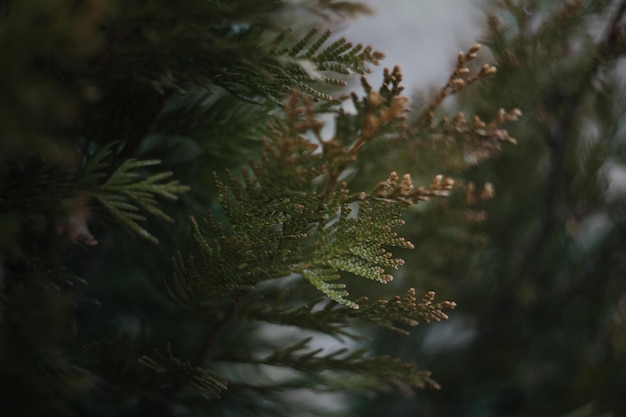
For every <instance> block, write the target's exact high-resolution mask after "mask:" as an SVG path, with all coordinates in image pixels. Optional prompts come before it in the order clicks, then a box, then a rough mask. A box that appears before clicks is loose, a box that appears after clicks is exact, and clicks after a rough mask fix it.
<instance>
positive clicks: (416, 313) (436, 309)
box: [353, 288, 456, 334]
mask: <svg viewBox="0 0 626 417" xmlns="http://www.w3.org/2000/svg"><path fill="white" fill-rule="evenodd" d="M434 300H435V293H434V292H433V291H429V292H427V293H426V294H425V295H424V297H423V298H422V299H421V300H420V301H418V299H417V297H416V294H415V289H414V288H409V289H408V290H407V293H406V295H405V296H404V297H400V296H393V297H391V298H388V299H387V298H383V299H379V300H376V301H373V302H371V303H369V302H367V300H363V301H362V302H361V306H362V308H361V309H360V310H359V311H355V312H354V313H353V315H354V317H356V318H359V319H361V320H365V321H368V322H372V323H376V324H379V325H382V326H384V327H388V328H390V329H392V330H394V331H397V332H399V333H404V334H408V332H407V331H406V330H405V329H403V328H401V327H399V326H405V327H415V326H417V325H419V324H420V323H430V322H433V321H441V320H447V319H448V316H447V315H446V313H445V311H446V310H451V309H454V308H455V307H456V304H455V303H454V302H451V301H440V302H438V303H434Z"/></svg>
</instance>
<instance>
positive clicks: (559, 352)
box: [355, 0, 626, 417]
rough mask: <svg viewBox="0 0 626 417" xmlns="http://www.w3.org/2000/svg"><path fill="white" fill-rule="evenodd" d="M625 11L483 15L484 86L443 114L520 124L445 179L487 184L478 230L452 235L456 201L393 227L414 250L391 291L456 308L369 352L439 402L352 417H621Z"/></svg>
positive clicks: (368, 409)
mask: <svg viewBox="0 0 626 417" xmlns="http://www.w3.org/2000/svg"><path fill="white" fill-rule="evenodd" d="M625 7H626V4H625V3H624V2H611V1H584V0H583V1H568V2H566V1H562V2H561V1H559V2H552V1H539V0H537V1H525V2H516V1H502V2H498V3H497V4H491V10H492V12H491V13H490V14H489V17H488V30H487V31H486V33H485V35H484V39H483V40H482V41H483V43H484V44H485V45H487V46H489V47H490V49H491V52H492V53H493V61H490V62H493V63H494V65H496V66H497V67H498V72H497V74H496V75H495V76H494V77H493V78H492V79H490V80H489V81H488V82H486V83H484V84H483V86H482V87H481V88H478V89H475V90H471V91H468V92H467V93H468V94H464V95H462V96H461V97H459V99H458V100H457V101H456V102H455V103H453V104H451V106H453V107H454V108H457V109H458V110H465V109H470V110H472V111H475V112H478V114H493V113H494V112H495V111H497V107H496V106H502V107H505V108H511V107H517V108H519V109H521V111H522V113H523V114H524V116H523V117H522V119H521V120H520V121H519V122H517V123H515V124H514V125H512V126H511V129H509V130H510V133H511V135H512V136H513V137H515V138H517V140H518V142H517V145H516V146H514V147H507V148H505V149H504V151H503V152H502V153H501V155H500V156H499V157H498V158H495V159H493V160H491V161H488V162H486V163H483V164H481V165H479V166H476V167H475V168H471V169H469V170H466V171H464V172H463V173H460V176H461V177H462V178H463V179H464V180H465V181H466V182H468V181H472V182H474V183H476V184H484V183H486V182H492V183H493V184H494V187H495V197H494V198H493V199H491V200H489V201H487V202H485V203H484V204H483V205H482V206H481V207H482V208H483V209H484V210H485V212H484V213H483V214H486V219H485V220H484V221H482V222H477V223H476V224H474V225H472V222H471V221H470V222H468V221H467V218H466V219H465V221H463V219H462V216H460V212H459V207H461V206H462V204H461V203H462V201H463V199H462V198H457V199H456V200H455V199H454V198H452V199H450V200H449V201H446V202H431V204H432V206H435V207H432V206H431V207H430V208H431V209H430V210H421V209H420V210H415V211H414V214H413V215H412V216H411V217H410V219H409V220H408V222H407V224H408V225H409V226H408V227H407V228H406V231H405V233H406V236H407V237H408V238H409V239H410V240H411V241H412V242H413V243H414V244H416V247H417V249H416V250H415V251H414V252H412V253H411V254H407V255H406V256H405V259H406V260H407V264H406V267H405V269H404V271H402V273H401V274H400V275H401V277H402V283H410V284H409V285H417V286H418V287H420V288H422V289H424V288H433V289H434V290H436V291H437V292H438V293H439V294H445V296H446V297H447V298H449V299H453V300H455V301H456V302H457V304H458V307H457V310H455V312H453V313H452V314H451V318H450V320H449V321H447V322H445V323H441V324H438V325H437V326H433V327H425V328H421V329H418V330H417V331H416V332H415V334H413V335H412V336H411V338H410V340H408V341H407V340H403V339H402V338H398V337H397V336H395V335H391V334H388V333H384V332H381V333H378V334H377V337H376V341H377V343H378V345H379V349H380V350H381V351H383V352H393V353H397V352H400V353H401V354H402V355H403V357H405V358H408V357H411V358H416V357H417V358H418V361H420V363H422V364H424V365H425V366H426V367H427V368H428V369H431V370H432V371H433V376H434V378H435V379H436V380H437V381H438V382H439V383H440V384H441V385H442V386H443V388H442V389H441V390H440V391H437V392H420V393H418V395H417V396H416V397H415V398H413V399H408V400H407V399H403V398H401V397H400V396H399V395H398V394H395V393H394V394H390V395H389V396H387V397H386V398H382V399H381V398H377V399H375V400H372V401H368V402H365V403H361V404H359V405H357V406H355V409H356V410H357V412H356V414H358V415H368V416H379V415H388V416H420V417H424V416H467V417H490V416H529V417H530V416H572V417H573V416H621V415H625V414H626V402H624V398H625V395H626V362H625V359H626V350H625V349H626V344H625V343H624V340H625V339H624V338H625V337H626V317H625V316H624V314H625V311H626V307H625V306H626V292H625V291H626V280H625V276H626V269H625V268H626V255H625V253H624V249H625V248H626V246H625V245H626V223H625V221H626V217H625V214H626V212H625V208H626V205H625V203H626V200H625V199H626V175H625V173H626V165H625V163H626V161H625V160H624V146H625V145H626V118H625V117H624V114H625V113H624V112H625V110H626V97H625V94H626V88H625V87H626V78H625V77H624V74H625V73H626V60H625V56H624V52H625V45H626V42H625V30H624V27H625V26H624V25H625V22H626V19H625V16H624V14H625V13H624V9H625ZM419 100H420V97H418V98H417V101H418V102H419ZM465 214H467V213H465ZM398 346H400V348H398Z"/></svg>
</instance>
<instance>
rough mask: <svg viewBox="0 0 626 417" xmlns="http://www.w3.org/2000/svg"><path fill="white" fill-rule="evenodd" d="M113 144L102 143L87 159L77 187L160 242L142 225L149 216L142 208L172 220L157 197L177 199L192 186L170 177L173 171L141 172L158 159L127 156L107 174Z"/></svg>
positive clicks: (132, 227) (141, 233)
mask: <svg viewBox="0 0 626 417" xmlns="http://www.w3.org/2000/svg"><path fill="white" fill-rule="evenodd" d="M112 147H113V145H109V146H105V147H103V148H102V149H100V150H99V151H98V152H97V153H96V154H95V155H94V156H93V157H92V158H91V159H90V160H89V161H88V162H87V164H86V166H85V169H84V171H83V173H82V176H81V178H80V180H79V184H78V188H79V189H82V190H85V192H86V193H88V194H89V195H90V196H91V197H93V198H94V199H95V200H97V201H98V202H99V203H100V204H102V206H103V207H104V208H105V209H106V210H107V211H108V213H109V214H110V215H111V216H112V217H113V219H115V221H116V222H117V223H118V224H120V225H122V226H123V227H125V228H127V229H129V230H131V231H132V232H134V233H136V234H137V235H139V236H141V237H143V238H145V239H148V240H150V241H152V242H155V243H157V242H158V241H157V239H156V237H154V236H153V235H152V234H151V233H150V232H148V231H147V230H146V229H145V228H143V227H142V226H141V225H140V223H141V222H143V221H145V220H146V216H145V215H144V214H143V213H142V212H145V213H148V214H151V215H153V216H155V217H158V218H161V219H163V220H166V221H170V222H171V221H173V220H172V218H171V217H170V216H168V215H167V214H166V213H165V212H164V211H163V210H161V209H160V208H159V202H158V200H157V199H158V198H163V199H167V200H177V199H178V196H179V195H180V194H183V193H185V192H187V191H188V190H189V187H187V186H184V185H181V184H180V183H179V182H178V181H176V180H170V177H171V176H172V173H171V172H161V173H157V174H153V175H150V176H147V177H146V176H145V175H142V174H141V173H140V170H141V169H142V168H146V167H150V166H154V165H159V164H160V163H161V162H160V161H158V160H137V159H127V160H125V161H123V162H122V163H121V165H120V166H119V167H117V169H115V170H114V171H113V172H112V173H111V174H108V169H109V168H110V164H111V163H112V162H108V163H107V161H106V160H107V158H109V157H110V156H111V155H112V152H113V151H112Z"/></svg>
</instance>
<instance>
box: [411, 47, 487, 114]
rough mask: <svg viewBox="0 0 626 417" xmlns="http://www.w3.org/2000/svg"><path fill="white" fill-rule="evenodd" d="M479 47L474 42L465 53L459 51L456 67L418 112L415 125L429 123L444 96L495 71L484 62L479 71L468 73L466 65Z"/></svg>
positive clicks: (474, 57)
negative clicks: (437, 91) (435, 93)
mask: <svg viewBox="0 0 626 417" xmlns="http://www.w3.org/2000/svg"><path fill="white" fill-rule="evenodd" d="M480 48H481V45H480V44H474V45H472V46H471V47H470V48H469V50H468V51H467V52H466V53H463V52H459V55H458V57H457V63H456V67H455V69H454V71H453V72H452V74H451V75H450V78H449V79H448V82H447V83H446V85H444V86H443V87H442V88H441V90H439V93H438V94H437V95H436V96H435V97H434V98H433V99H432V100H431V101H430V103H429V104H428V105H427V106H426V108H425V109H424V110H423V111H422V112H421V113H420V115H419V116H418V117H417V121H416V123H415V125H422V124H427V125H430V124H431V122H432V120H433V112H434V111H435V109H437V108H438V107H439V106H440V105H441V102H442V101H443V100H444V99H445V98H446V97H448V96H450V95H453V94H456V93H458V92H459V91H461V90H462V89H464V88H465V87H467V86H469V85H471V84H474V83H475V82H477V81H479V80H482V79H483V78H485V77H488V76H489V75H492V74H495V73H496V67H494V66H491V65H489V64H484V65H483V66H482V67H481V69H480V71H479V72H477V73H475V74H473V75H470V73H471V71H470V69H469V68H468V67H467V64H468V63H470V62H471V61H473V60H474V59H476V58H477V57H478V51H479V50H480Z"/></svg>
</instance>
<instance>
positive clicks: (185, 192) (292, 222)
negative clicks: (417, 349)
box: [0, 0, 519, 416]
mask: <svg viewBox="0 0 626 417" xmlns="http://www.w3.org/2000/svg"><path fill="white" fill-rule="evenodd" d="M366 11H367V9H366V8H365V7H363V6H361V5H359V4H358V3H350V2H333V1H312V2H281V1H271V2H268V1H260V0H238V1H230V2H222V1H205V0H185V1H180V2H167V1H131V2H126V1H120V2H117V1H114V0H110V1H103V0H85V1H73V0H55V1H48V0H27V1H20V2H16V1H10V0H5V1H2V2H0V22H1V24H0V46H1V47H0V62H2V64H1V65H0V91H1V92H2V107H1V108H0V126H1V130H0V136H1V140H0V225H1V228H0V251H1V252H0V257H1V258H0V261H1V262H2V263H1V267H0V278H1V283H2V298H1V303H2V304H1V315H0V381H1V382H0V384H1V386H0V393H2V394H1V395H2V397H1V399H0V403H1V404H2V410H3V411H2V412H3V415H10V416H13V415H15V416H41V415H57V416H59V415H81V416H82V415H96V416H97V415H133V416H137V415H150V416H154V415H190V416H191V415H224V416H226V415H228V416H231V415H249V414H254V415H272V416H277V415H293V414H298V415H305V413H306V412H309V410H306V408H309V406H311V404H306V403H303V402H297V401H293V395H294V392H302V391H311V390H314V391H318V392H319V391H322V392H324V391H330V392H342V391H355V390H356V391H359V392H377V391H380V390H383V389H389V388H393V389H396V390H400V391H403V392H405V393H409V392H412V390H413V389H414V388H422V387H426V386H435V387H436V386H437V383H436V382H434V381H433V380H432V379H431V378H430V373H429V372H427V371H423V370H421V369H420V368H418V367H417V366H416V365H415V364H414V363H412V362H410V361H409V362H406V363H405V362H402V361H400V360H398V359H396V358H393V357H390V356H385V355H372V354H371V353H370V352H369V351H368V350H367V343H365V342H364V341H363V340H362V334H363V332H362V331H361V330H360V329H359V328H358V325H359V324H369V325H372V324H374V325H379V326H383V327H386V328H389V329H391V330H395V331H397V332H400V333H406V332H407V328H410V327H414V326H416V325H418V324H420V323H426V322H430V321H438V320H442V319H445V318H447V316H446V313H445V311H447V310H450V309H452V308H453V307H454V303H452V302H449V301H436V300H435V294H434V293H433V292H432V291H429V290H423V291H421V290H420V291H416V290H415V289H414V288H410V287H409V286H406V287H405V288H397V289H396V291H394V294H395V295H382V294H376V293H375V292H373V291H370V290H369V289H368V287H367V286H366V285H364V284H363V283H364V282H370V281H371V282H376V284H380V283H387V282H389V281H390V280H391V278H392V275H391V272H393V270H395V269H398V268H399V267H400V266H402V264H403V261H402V259H400V258H398V252H394V251H393V248H401V249H402V248H403V249H410V248H412V247H413V244H412V243H409V242H408V241H406V240H405V239H404V238H402V237H400V236H399V235H398V234H397V233H396V229H397V227H399V226H400V225H402V224H403V220H402V218H401V216H402V214H403V213H404V212H405V211H406V210H411V209H412V207H414V206H415V205H416V204H417V203H420V202H424V201H427V200H430V199H432V198H433V197H442V196H447V195H449V194H450V192H451V190H452V189H453V186H454V181H453V180H452V179H449V178H446V177H444V176H443V175H440V174H441V172H442V171H443V170H447V169H450V170H451V172H459V171H460V170H461V169H462V168H463V167H466V166H467V165H468V155H470V154H471V155H472V157H473V159H471V158H470V159H471V161H470V162H472V164H473V163H474V162H475V161H478V160H481V161H482V160H485V159H488V158H489V157H492V156H493V155H495V154H497V153H498V151H499V150H500V145H501V144H502V143H506V142H512V141H514V140H513V139H512V138H511V137H510V136H509V135H508V133H507V131H506V130H504V128H503V125H504V124H506V123H507V122H509V121H513V120H516V119H517V118H518V117H519V111H518V110H516V109H511V110H501V111H500V110H499V111H497V112H493V114H492V115H489V114H485V115H483V116H482V117H483V118H485V121H483V120H482V119H481V117H479V116H478V115H476V116H468V117H467V118H466V117H465V116H463V115H460V114H459V115H457V116H455V117H453V118H450V119H447V118H443V117H440V116H438V115H436V114H435V111H436V110H437V109H438V107H439V105H440V104H441V102H442V100H443V99H444V98H445V97H446V96H448V95H451V94H454V93H457V92H459V91H461V90H462V89H464V88H465V87H468V86H469V85H471V84H474V83H475V82H478V81H481V80H482V79H484V78H486V77H488V76H490V75H492V74H493V73H494V72H495V68H494V67H492V66H491V65H489V64H484V65H483V66H478V67H476V68H473V67H472V64H473V63H474V62H476V59H477V56H478V55H477V54H478V52H479V49H480V46H479V45H475V46H472V47H470V48H469V49H468V51H467V52H466V53H464V54H461V55H460V56H459V57H458V61H457V65H456V67H455V68H454V69H453V74H452V75H451V77H450V80H449V82H448V84H447V85H446V86H445V87H444V88H443V89H442V90H441V91H440V93H439V94H438V95H436V96H435V97H434V98H433V99H432V100H430V101H425V102H423V103H418V105H417V106H416V109H415V110H416V117H415V118H414V120H411V121H408V120H407V117H406V116H407V112H408V109H407V101H408V99H407V98H406V97H404V96H403V95H402V86H401V81H402V73H401V71H400V69H399V68H394V69H393V70H385V72H384V80H383V83H382V85H381V86H380V87H379V88H378V87H377V88H373V87H372V86H371V85H370V84H369V83H368V82H367V80H366V79H365V78H363V79H362V80H361V86H362V90H363V91H362V93H360V94H353V95H351V96H349V97H339V94H337V90H338V87H340V86H343V85H344V84H345V80H344V78H345V77H346V76H349V75H351V74H365V73H367V72H368V71H369V66H370V65H373V64H377V63H378V61H379V60H380V59H381V58H382V54H381V53H380V52H377V51H375V50H373V49H372V48H370V47H364V46H362V45H354V44H351V43H349V42H348V41H347V40H345V39H336V38H332V35H331V33H330V32H324V31H323V29H321V28H322V27H323V26H324V25H328V24H329V22H330V23H332V21H333V19H334V18H339V17H344V16H350V15H354V14H359V13H364V12H366ZM285 22H290V23H291V24H290V26H291V27H292V29H293V31H292V33H289V31H288V28H287V27H285ZM333 97H336V98H333ZM346 101H349V102H350V103H351V105H352V107H353V109H354V110H353V111H350V112H349V111H346V110H343V107H342V103H344V102H346ZM324 117H326V118H327V119H330V120H332V125H331V126H330V131H327V130H326V131H325V130H324V129H323V127H324V126H323V122H322V120H323V118H324ZM408 152H410V153H411V155H419V159H418V161H420V162H421V163H419V164H417V165H416V161H415V158H412V159H411V160H410V161H409V160H407V159H406V158H401V156H402V155H406V154H407V153H408ZM418 152H419V153H418ZM394 159H395V160H396V161H397V164H393V163H391V164H390V165H392V166H393V167H391V166H390V167H389V169H387V170H385V171H384V172H382V173H381V172H380V170H379V168H380V167H381V166H384V165H387V164H388V162H391V161H393V160H394ZM381 161H382V162H383V163H381ZM242 166H243V168H242ZM397 172H399V174H398V173H397ZM411 174H413V178H415V179H416V184H424V185H422V186H417V185H414V183H413V180H412V177H411ZM466 192H467V193H468V195H469V196H471V197H472V198H474V199H475V200H476V201H478V200H482V199H485V198H487V197H489V196H490V194H491V191H490V188H489V187H486V188H485V189H484V190H482V191H476V190H474V189H472V187H469V188H467V191H466ZM468 198H469V197H468ZM419 244H422V245H426V242H421V241H420V242H419ZM425 253H426V252H425ZM347 288H350V290H351V291H352V290H353V289H354V291H353V293H352V294H349V293H348V291H347ZM368 294H369V295H370V297H369V298H368V297H367V295H368ZM372 294H374V295H376V296H375V297H371V295H372ZM277 327H278V328H280V329H286V328H290V329H295V332H292V333H287V334H285V332H280V333H279V334H278V336H276V333H274V334H271V333H270V332H269V330H271V329H275V328H277ZM319 334H325V335H330V336H332V337H334V338H336V339H338V340H339V341H340V342H341V343H343V345H342V346H341V347H339V348H336V349H332V350H330V351H329V350H323V349H320V348H317V347H316V346H315V345H314V343H313V342H314V339H313V337H312V336H313V335H314V336H317V335H319ZM286 393H288V394H286ZM313 411H316V410H314V409H312V410H310V412H313ZM317 411H324V410H317Z"/></svg>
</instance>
